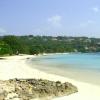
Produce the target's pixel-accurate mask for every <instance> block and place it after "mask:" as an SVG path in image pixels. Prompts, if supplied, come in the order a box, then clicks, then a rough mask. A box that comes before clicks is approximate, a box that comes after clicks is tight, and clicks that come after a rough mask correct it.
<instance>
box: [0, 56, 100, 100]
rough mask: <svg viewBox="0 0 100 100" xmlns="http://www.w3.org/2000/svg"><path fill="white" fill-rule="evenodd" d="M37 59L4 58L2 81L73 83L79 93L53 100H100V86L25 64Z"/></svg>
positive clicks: (1, 63) (1, 71)
mask: <svg viewBox="0 0 100 100" xmlns="http://www.w3.org/2000/svg"><path fill="white" fill-rule="evenodd" d="M31 57H35V56H32V55H24V56H11V57H4V58H6V59H4V60H0V80H7V79H12V78H42V79H49V80H53V81H58V80H60V81H61V82H65V81H68V82H71V83H72V84H73V85H76V86H77V87H78V91H79V92H78V93H75V94H72V95H70V96H65V97H59V98H55V99H53V100H100V86H96V85H92V84H88V83H84V82H78V81H76V80H73V79H69V78H66V77H62V76H58V75H53V74H48V73H45V72H42V71H39V70H37V69H33V68H31V67H29V66H28V64H26V63H25V61H26V58H31Z"/></svg>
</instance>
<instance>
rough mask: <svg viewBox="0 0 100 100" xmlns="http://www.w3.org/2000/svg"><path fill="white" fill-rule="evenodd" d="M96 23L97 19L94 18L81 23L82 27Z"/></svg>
mask: <svg viewBox="0 0 100 100" xmlns="http://www.w3.org/2000/svg"><path fill="white" fill-rule="evenodd" d="M94 23H95V21H93V20H88V21H86V22H83V23H81V24H80V27H88V26H90V25H93V24H94Z"/></svg>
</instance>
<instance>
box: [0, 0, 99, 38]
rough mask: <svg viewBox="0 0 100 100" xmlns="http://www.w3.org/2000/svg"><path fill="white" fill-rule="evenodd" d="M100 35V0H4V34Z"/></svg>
mask: <svg viewBox="0 0 100 100" xmlns="http://www.w3.org/2000/svg"><path fill="white" fill-rule="evenodd" d="M5 34H15V35H25V34H26V35H28V34H33V35H53V36H56V35H63V36H88V37H100V0H0V35H5Z"/></svg>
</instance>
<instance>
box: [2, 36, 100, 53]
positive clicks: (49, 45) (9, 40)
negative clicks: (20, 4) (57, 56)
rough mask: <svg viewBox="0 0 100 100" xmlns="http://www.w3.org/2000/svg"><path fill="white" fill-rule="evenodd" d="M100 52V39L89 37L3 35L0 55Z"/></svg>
mask: <svg viewBox="0 0 100 100" xmlns="http://www.w3.org/2000/svg"><path fill="white" fill-rule="evenodd" d="M56 52H59V53H64V52H100V39H99V38H88V37H63V36H58V37H52V36H33V35H29V36H11V35H9V36H1V37H0V55H4V54H9V55H12V54H18V53H23V54H39V53H56Z"/></svg>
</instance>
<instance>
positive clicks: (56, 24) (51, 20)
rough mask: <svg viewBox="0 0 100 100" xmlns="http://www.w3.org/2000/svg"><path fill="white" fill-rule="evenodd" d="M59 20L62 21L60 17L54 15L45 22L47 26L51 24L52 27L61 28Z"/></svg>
mask: <svg viewBox="0 0 100 100" xmlns="http://www.w3.org/2000/svg"><path fill="white" fill-rule="evenodd" d="M61 20H62V16H59V15H55V16H52V17H50V18H48V20H47V21H48V23H49V24H51V25H52V26H54V27H61V26H62V24H61Z"/></svg>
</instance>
